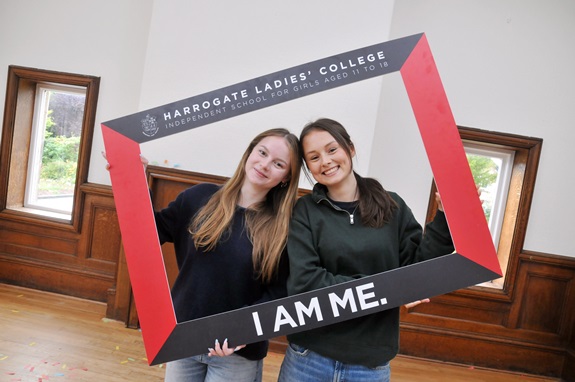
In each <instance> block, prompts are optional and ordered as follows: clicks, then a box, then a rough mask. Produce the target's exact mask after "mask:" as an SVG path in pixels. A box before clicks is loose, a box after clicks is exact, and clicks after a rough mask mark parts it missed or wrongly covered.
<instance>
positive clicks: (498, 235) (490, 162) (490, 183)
mask: <svg viewBox="0 0 575 382" xmlns="http://www.w3.org/2000/svg"><path fill="white" fill-rule="evenodd" d="M459 134H460V136H461V139H462V141H463V146H464V148H465V152H466V154H467V159H468V161H469V165H470V166H469V167H470V168H471V171H472V173H473V178H474V180H475V183H476V184H477V185H479V186H480V187H481V191H482V192H481V200H482V203H483V209H484V212H485V218H486V219H487V222H488V226H489V229H490V232H491V236H492V238H493V243H494V245H495V249H496V250H497V258H498V259H499V264H500V266H501V271H502V273H503V277H501V278H500V279H497V280H491V281H489V282H486V283H482V284H480V285H478V286H476V287H472V288H471V289H473V288H478V290H479V291H478V293H482V291H489V290H491V291H494V292H496V291H501V292H502V293H505V294H508V295H509V294H511V292H512V291H511V288H512V287H513V280H514V278H515V273H516V270H517V265H518V259H519V253H520V251H521V250H522V249H523V243H524V241H525V233H526V230H527V221H528V218H529V208H530V205H531V200H532V197H533V188H534V186H535V179H536V175H537V167H538V164H539V156H540V153H541V146H542V144H543V141H542V140H541V139H540V138H533V137H525V136H519V135H515V134H506V133H500V132H492V131H484V130H479V129H473V128H468V127H459ZM435 190H436V188H435V184H433V185H432V190H431V195H430V201H429V208H428V214H427V221H430V220H431V219H432V218H433V215H434V214H435V210H436V208H437V205H436V203H435V198H434V197H433V195H435ZM487 288H489V289H487ZM471 292H473V291H471Z"/></svg>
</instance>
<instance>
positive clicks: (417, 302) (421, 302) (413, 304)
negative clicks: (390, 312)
mask: <svg viewBox="0 0 575 382" xmlns="http://www.w3.org/2000/svg"><path fill="white" fill-rule="evenodd" d="M426 302H429V299H428V298H424V299H423V300H417V301H413V302H410V303H409V304H405V305H404V306H405V307H406V308H407V309H409V308H413V307H414V306H417V305H419V304H423V303H426Z"/></svg>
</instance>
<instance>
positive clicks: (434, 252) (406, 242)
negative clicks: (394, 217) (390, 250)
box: [396, 198, 454, 266]
mask: <svg viewBox="0 0 575 382" xmlns="http://www.w3.org/2000/svg"><path fill="white" fill-rule="evenodd" d="M396 201H397V202H398V205H399V212H398V213H399V214H400V215H401V218H400V237H399V245H400V248H399V250H400V266H405V265H409V264H413V263H417V262H420V261H424V260H429V259H433V258H435V257H439V256H443V255H447V254H450V253H452V252H453V250H454V247H453V241H452V239H451V234H450V232H449V227H448V225H447V220H446V219H445V214H444V213H443V212H441V211H437V213H436V214H435V218H434V220H433V221H432V222H430V223H429V224H427V226H426V229H425V234H423V232H422V228H421V225H420V224H419V223H418V222H417V220H415V217H414V216H413V213H412V212H411V209H410V208H409V207H408V206H407V205H406V204H405V202H404V201H403V200H402V199H400V198H399V200H398V199H396Z"/></svg>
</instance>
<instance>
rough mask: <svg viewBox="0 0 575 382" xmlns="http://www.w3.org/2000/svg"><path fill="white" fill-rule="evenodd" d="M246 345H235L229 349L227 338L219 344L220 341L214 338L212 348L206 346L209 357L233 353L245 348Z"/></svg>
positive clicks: (225, 355)
mask: <svg viewBox="0 0 575 382" xmlns="http://www.w3.org/2000/svg"><path fill="white" fill-rule="evenodd" d="M245 347H246V345H240V346H236V347H235V348H233V349H231V348H229V347H228V339H227V338H226V339H225V340H224V343H223V344H222V345H221V346H220V342H219V341H218V340H217V339H216V342H215V343H214V347H213V348H208V356H210V357H227V356H229V355H232V354H234V352H236V351H238V350H240V349H243V348H245Z"/></svg>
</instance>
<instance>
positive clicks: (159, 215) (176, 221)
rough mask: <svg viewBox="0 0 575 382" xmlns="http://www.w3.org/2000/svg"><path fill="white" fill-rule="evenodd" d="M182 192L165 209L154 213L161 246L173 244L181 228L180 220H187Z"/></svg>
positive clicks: (187, 215)
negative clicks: (167, 243)
mask: <svg viewBox="0 0 575 382" xmlns="http://www.w3.org/2000/svg"><path fill="white" fill-rule="evenodd" d="M184 192H185V191H184ZM184 192H182V193H180V194H179V195H178V196H177V197H176V199H175V200H173V201H171V202H170V204H168V206H167V207H166V208H164V209H162V210H160V211H154V218H155V219H156V228H157V230H158V238H159V239H160V243H161V244H164V243H166V242H169V243H173V242H174V240H176V237H177V235H178V230H179V229H180V228H181V226H182V218H186V219H189V213H186V212H185V209H184V203H183V202H184Z"/></svg>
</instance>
